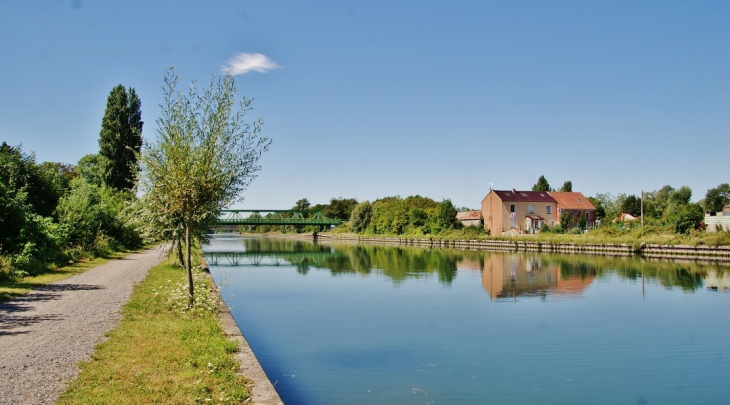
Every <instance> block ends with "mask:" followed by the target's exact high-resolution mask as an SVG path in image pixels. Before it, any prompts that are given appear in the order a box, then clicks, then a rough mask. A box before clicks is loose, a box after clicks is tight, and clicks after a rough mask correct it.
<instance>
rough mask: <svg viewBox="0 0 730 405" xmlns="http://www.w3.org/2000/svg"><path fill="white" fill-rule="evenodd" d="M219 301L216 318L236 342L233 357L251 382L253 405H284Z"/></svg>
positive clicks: (226, 308) (224, 331)
mask: <svg viewBox="0 0 730 405" xmlns="http://www.w3.org/2000/svg"><path fill="white" fill-rule="evenodd" d="M202 261H203V269H204V270H205V272H206V274H208V277H210V279H211V280H212V281H213V283H215V280H213V276H212V275H211V274H210V271H209V269H208V264H207V263H206V262H205V258H202ZM219 299H220V302H221V305H220V308H221V310H220V311H219V312H218V317H219V319H220V324H221V329H223V333H225V334H226V336H228V338H229V339H231V340H234V341H236V342H238V352H236V355H235V358H236V360H238V361H239V362H240V363H241V365H240V366H239V368H238V373H239V374H242V375H243V376H245V377H246V378H248V379H249V380H251V381H253V388H252V389H251V397H252V398H253V403H254V404H258V405H284V402H282V400H281V397H279V393H277V392H276V389H275V388H274V384H272V383H271V380H269V377H268V376H267V375H266V372H264V369H263V367H261V363H259V360H258V359H257V358H256V354H255V353H254V352H253V349H251V346H250V345H249V344H248V341H247V340H246V337H245V336H243V332H241V329H240V328H239V327H238V324H237V323H236V320H235V319H233V315H231V311H230V309H229V308H228V306H227V305H226V303H225V301H224V300H223V298H222V297H220V296H219Z"/></svg>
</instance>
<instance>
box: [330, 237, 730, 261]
mask: <svg viewBox="0 0 730 405" xmlns="http://www.w3.org/2000/svg"><path fill="white" fill-rule="evenodd" d="M319 237H321V238H323V239H324V238H329V239H331V240H342V241H354V242H359V243H374V244H384V245H401V246H421V247H431V248H434V247H436V248H438V247H441V248H453V249H469V250H485V251H499V252H543V253H577V254H592V255H606V256H642V257H651V258H668V259H703V260H717V261H730V247H726V246H722V247H712V246H687V245H642V246H640V247H638V248H634V247H632V246H629V245H626V244H622V245H613V244H584V245H579V244H574V243H559V244H558V243H546V242H537V241H536V242H532V241H525V240H441V239H428V238H420V239H416V238H394V237H382V238H381V237H373V236H356V235H320V236H319Z"/></svg>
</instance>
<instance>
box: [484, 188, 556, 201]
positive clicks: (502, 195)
mask: <svg viewBox="0 0 730 405" xmlns="http://www.w3.org/2000/svg"><path fill="white" fill-rule="evenodd" d="M492 191H493V192H494V193H495V194H496V195H497V197H499V199H500V200H502V201H510V202H551V203H555V202H557V201H555V199H554V198H553V197H551V196H550V194H548V193H547V192H546V191H515V190H492Z"/></svg>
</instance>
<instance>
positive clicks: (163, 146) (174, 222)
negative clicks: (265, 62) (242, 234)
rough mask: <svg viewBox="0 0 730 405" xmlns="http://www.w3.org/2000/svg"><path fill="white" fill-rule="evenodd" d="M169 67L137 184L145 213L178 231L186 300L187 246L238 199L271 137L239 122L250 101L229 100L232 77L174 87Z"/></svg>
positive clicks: (190, 279)
mask: <svg viewBox="0 0 730 405" xmlns="http://www.w3.org/2000/svg"><path fill="white" fill-rule="evenodd" d="M178 81H179V76H178V75H177V73H176V72H175V69H174V68H168V69H167V71H166V75H165V87H164V89H165V96H164V100H163V103H162V106H161V107H162V112H161V114H160V118H159V119H158V120H157V137H156V139H155V140H153V141H152V142H150V143H149V144H146V145H145V149H144V151H143V153H142V182H141V189H142V191H143V193H144V198H143V199H144V200H145V201H146V203H147V208H148V212H150V213H155V214H156V215H158V216H159V218H160V221H158V222H157V223H158V224H159V225H160V226H164V227H166V228H168V229H160V230H159V231H160V233H165V234H167V235H171V236H174V235H181V234H182V235H183V237H184V241H185V267H186V272H187V279H188V299H189V301H188V305H189V306H192V305H193V302H194V301H193V298H194V289H193V276H192V266H191V262H190V244H191V240H193V239H194V238H196V239H197V238H200V237H201V236H202V235H203V233H204V231H205V229H207V226H208V225H209V224H211V222H212V221H215V219H216V216H217V215H218V213H219V212H220V210H221V209H224V208H226V207H228V206H229V205H230V204H232V203H234V202H236V201H241V200H243V197H242V195H241V194H242V192H243V191H244V190H245V189H246V188H247V187H248V185H249V184H250V183H251V181H252V180H253V179H254V178H255V177H256V173H257V172H258V171H259V170H260V169H261V167H260V166H259V165H258V160H259V159H260V157H261V155H262V154H263V153H264V152H265V151H267V150H268V148H269V145H270V143H271V141H270V140H269V139H267V138H265V137H262V136H260V134H259V133H260V131H261V125H262V124H263V121H262V120H261V119H259V120H258V121H256V122H255V123H254V124H253V126H251V125H249V124H247V123H245V122H244V120H243V118H244V115H245V114H246V113H247V112H248V111H249V110H250V109H251V101H252V100H251V99H249V98H246V97H244V98H243V100H242V101H240V103H238V105H236V104H237V103H236V85H235V81H234V79H233V76H231V75H230V74H226V75H224V76H220V77H218V78H217V79H216V78H214V79H213V80H212V81H211V84H210V86H209V87H208V88H206V89H204V90H203V91H202V92H199V91H198V89H197V88H196V87H195V83H193V84H192V85H191V86H190V88H189V90H188V91H187V92H186V93H181V92H178V91H177V90H176V87H177V84H178Z"/></svg>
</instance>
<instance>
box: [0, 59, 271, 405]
mask: <svg viewBox="0 0 730 405" xmlns="http://www.w3.org/2000/svg"><path fill="white" fill-rule="evenodd" d="M177 82H178V76H177V74H176V73H175V71H174V69H172V68H171V69H168V70H167V73H166V75H165V83H166V87H165V101H164V103H163V106H162V109H163V111H162V114H161V118H160V119H159V120H158V122H157V124H158V128H157V135H158V137H157V139H155V140H152V141H151V142H149V143H147V144H146V146H145V148H144V149H143V148H142V126H143V123H142V121H141V110H140V109H141V102H140V100H139V98H138V97H137V96H136V93H135V91H134V89H132V88H129V89H127V88H125V87H123V86H121V85H120V86H117V87H115V88H114V89H113V90H112V92H111V93H110V95H109V97H108V100H107V107H106V110H105V114H104V118H103V120H102V129H101V132H100V137H99V153H98V154H93V155H87V156H84V157H82V158H81V159H80V160H79V162H78V164H77V165H68V164H62V163H54V162H45V163H41V164H38V163H37V162H36V160H35V156H34V155H33V154H27V153H24V152H23V151H22V147H21V146H9V145H7V144H5V143H3V144H2V147H0V282H2V283H3V284H2V286H3V288H4V290H1V291H3V298H10V297H12V296H17V295H19V294H22V293H23V292H24V291H28V290H29V289H31V288H34V287H36V286H38V285H39V284H42V283H48V282H52V281H55V280H58V279H60V278H65V277H69V276H71V275H73V274H75V273H78V272H81V271H83V270H85V269H86V268H89V267H91V265H92V264H97V263H99V258H102V260H104V258H107V259H111V258H116V257H118V256H119V255H118V253H120V252H124V251H127V250H128V249H134V248H138V247H140V246H142V245H143V244H145V243H160V242H171V243H168V244H167V246H169V247H170V248H171V249H173V247H174V248H175V249H176V250H177V252H178V255H177V258H176V260H174V261H173V260H169V261H167V262H166V263H165V264H163V265H161V266H158V267H155V268H153V269H152V270H150V272H149V275H148V277H147V278H146V279H145V281H144V282H143V283H142V284H141V285H140V286H138V287H137V289H136V290H135V293H134V296H133V298H132V299H131V301H130V302H129V303H128V304H127V306H126V307H125V309H124V314H123V319H122V321H121V323H120V324H119V325H118V327H117V328H116V329H115V330H114V331H112V332H110V333H109V336H110V339H109V340H108V341H107V342H105V343H104V344H102V345H101V346H100V347H99V348H98V351H97V352H96V353H95V354H94V355H93V356H92V360H91V361H90V362H87V363H85V364H84V365H83V366H82V368H83V369H84V372H83V373H82V375H81V376H80V377H79V379H78V380H76V381H74V382H73V383H72V385H71V386H70V389H69V391H68V392H67V393H66V394H64V396H63V397H62V398H61V400H60V401H61V403H91V402H99V401H101V402H109V403H151V402H174V403H190V402H196V403H211V402H213V403H217V402H223V403H225V402H234V403H240V402H242V401H245V400H246V399H247V398H249V397H250V393H249V392H248V390H247V388H246V387H245V380H244V379H243V378H242V377H240V376H238V375H237V374H236V371H237V370H238V365H237V364H236V363H235V361H234V360H233V357H232V353H233V352H234V351H235V350H236V349H237V347H236V343H234V342H231V341H229V340H228V339H227V337H226V336H224V334H223V333H222V332H221V329H220V325H219V319H218V311H219V307H218V304H219V301H218V299H219V295H218V291H216V290H215V289H214V288H213V285H212V282H211V281H210V280H209V279H208V278H207V276H205V275H201V274H200V271H199V269H195V268H194V266H193V257H192V256H191V253H190V247H191V245H194V244H196V243H197V241H198V240H199V239H201V238H203V237H204V233H203V232H204V230H205V229H207V227H206V224H208V223H209V222H210V221H211V220H212V219H214V218H215V216H216V214H217V213H218V211H219V210H221V209H223V208H225V207H226V206H228V205H229V204H231V203H232V202H235V201H237V199H239V198H242V196H241V194H242V192H243V191H244V190H245V188H246V187H247V185H248V184H249V183H250V182H251V181H252V180H253V179H254V178H255V177H256V176H255V174H256V172H257V171H258V170H259V169H260V167H259V166H258V165H257V161H258V159H259V157H260V156H261V155H262V154H263V153H264V152H265V151H266V150H267V149H268V145H269V143H270V141H269V140H268V139H267V138H263V137H260V136H259V132H260V130H261V124H262V121H261V120H259V121H256V122H255V123H254V124H253V126H249V125H248V124H247V123H245V122H244V120H243V116H244V115H245V114H246V113H247V111H249V110H250V108H251V107H250V106H251V100H250V99H247V98H245V97H244V98H243V100H242V101H241V102H240V104H239V107H238V108H237V109H236V104H237V103H236V87H235V84H234V80H233V77H232V76H231V75H230V74H226V75H224V76H221V77H219V78H218V79H216V78H213V80H212V81H211V85H210V86H209V87H208V88H205V89H203V90H202V91H201V92H198V91H197V89H196V88H195V86H194V85H193V86H192V87H191V88H190V89H189V90H188V91H187V92H186V93H180V92H177V91H176V90H175V85H176V83H177ZM183 249H184V250H185V251H186V253H187V254H186V255H185V256H183V255H182V250H183ZM79 262H83V263H88V265H87V266H70V267H69V266H68V265H69V264H70V263H79ZM180 267H182V268H185V269H186V271H185V272H183V271H181V270H180ZM194 291H197V292H198V293H197V294H194Z"/></svg>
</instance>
